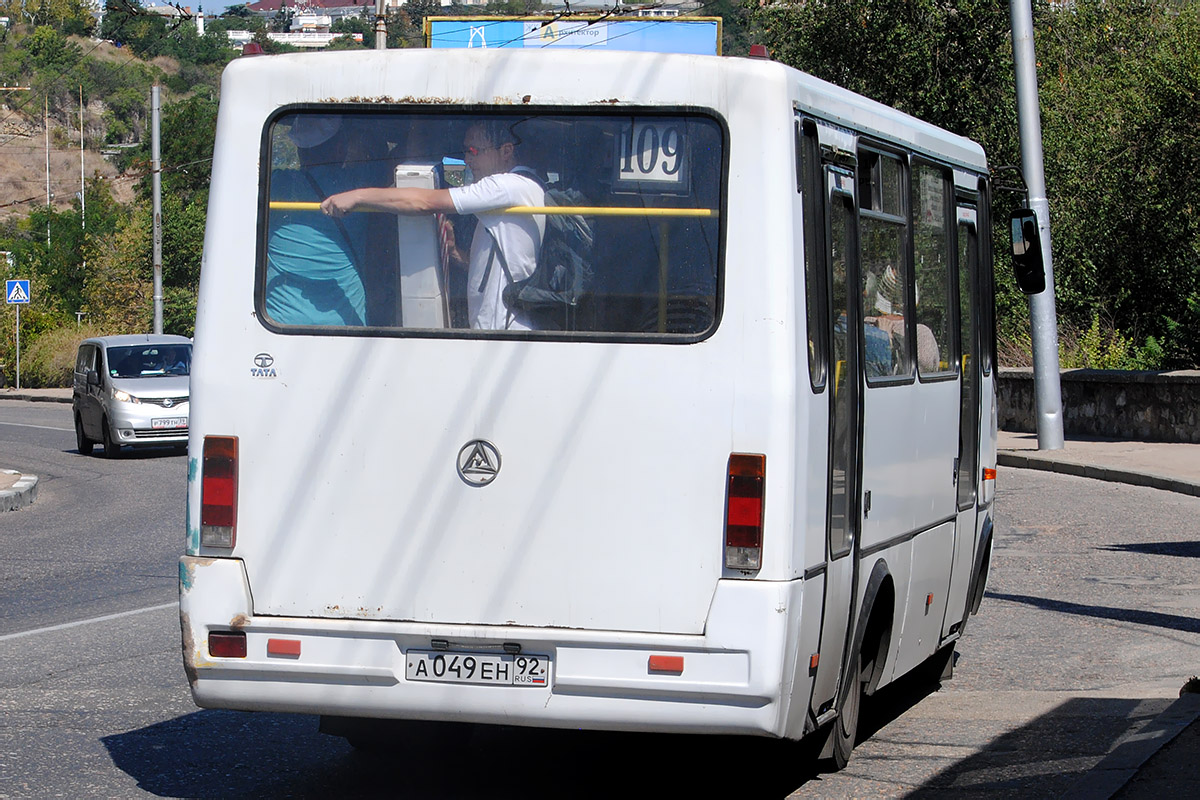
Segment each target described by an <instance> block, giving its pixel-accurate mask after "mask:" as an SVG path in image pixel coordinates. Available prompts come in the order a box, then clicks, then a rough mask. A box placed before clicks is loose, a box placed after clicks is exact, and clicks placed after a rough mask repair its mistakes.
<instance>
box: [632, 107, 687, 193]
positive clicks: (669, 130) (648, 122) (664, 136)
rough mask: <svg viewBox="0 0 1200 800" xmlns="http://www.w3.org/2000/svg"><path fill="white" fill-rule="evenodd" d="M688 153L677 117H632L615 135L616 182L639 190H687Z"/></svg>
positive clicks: (681, 191) (683, 131)
mask: <svg viewBox="0 0 1200 800" xmlns="http://www.w3.org/2000/svg"><path fill="white" fill-rule="evenodd" d="M687 156H688V148H687V142H686V141H685V129H684V126H683V125H681V124H680V123H679V121H678V120H672V119H657V120H655V119H639V120H634V121H633V122H631V123H630V124H628V125H625V126H624V127H623V128H622V129H621V135H620V137H618V139H617V153H616V162H617V184H618V185H623V186H625V187H627V188H630V189H637V190H638V191H641V192H647V191H650V192H655V191H657V192H663V193H671V194H675V193H686V192H687V191H688V181H689V175H688V157H687Z"/></svg>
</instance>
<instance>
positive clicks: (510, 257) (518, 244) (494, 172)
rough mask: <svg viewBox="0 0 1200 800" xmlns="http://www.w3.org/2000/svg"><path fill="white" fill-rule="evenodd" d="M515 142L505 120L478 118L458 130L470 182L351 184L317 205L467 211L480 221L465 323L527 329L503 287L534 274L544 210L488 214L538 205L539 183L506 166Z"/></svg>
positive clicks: (332, 211) (330, 210)
mask: <svg viewBox="0 0 1200 800" xmlns="http://www.w3.org/2000/svg"><path fill="white" fill-rule="evenodd" d="M516 145H517V142H516V138H515V137H514V136H513V134H512V131H511V127H510V123H508V122H506V121H503V120H498V121H495V122H478V123H476V124H474V125H472V126H471V127H470V128H468V129H467V133H466V135H465V136H464V137H463V151H464V153H463V159H464V160H465V161H466V162H467V166H468V167H470V168H471V173H472V175H474V177H475V182H474V183H472V184H470V185H468V186H462V187H455V188H451V189H416V188H394V187H385V188H373V187H368V188H363V189H352V190H351V191H348V192H342V193H341V194H335V195H331V196H330V197H328V198H326V199H325V201H324V202H323V203H321V210H322V211H323V212H324V213H326V214H329V215H330V216H334V217H340V216H342V215H343V214H346V213H348V212H350V211H361V210H374V211H390V212H392V213H395V214H437V213H443V214H451V213H453V214H474V215H475V216H476V218H477V219H478V220H479V224H478V225H476V226H475V235H474V237H473V238H472V240H471V253H470V256H469V258H468V266H467V314H468V318H469V320H470V325H471V327H472V328H477V329H480V330H530V328H531V326H530V325H529V322H528V321H527V320H523V319H521V318H520V317H517V316H514V315H513V313H512V312H511V311H510V310H509V309H508V308H507V307H506V306H505V305H504V300H503V298H502V293H503V291H504V287H505V286H507V285H508V281H509V279H510V276H511V280H513V281H520V280H523V279H525V278H528V277H529V276H530V275H532V274H533V271H534V268H535V267H536V266H537V256H538V250H539V249H540V247H541V242H542V236H543V234H544V233H545V230H546V217H545V216H544V215H540V214H538V215H533V214H495V213H488V212H489V211H495V210H498V209H502V208H508V207H509V206H542V205H545V192H544V191H543V189H542V187H541V186H540V185H539V184H538V182H537V181H535V180H533V179H532V178H529V177H527V176H525V175H522V174H521V173H520V172H514V171H513V170H514V168H516V166H517V162H516ZM501 256H502V257H503V258H501ZM505 265H507V270H506V269H505ZM506 272H507V273H508V274H507V275H506V274H505V273H506Z"/></svg>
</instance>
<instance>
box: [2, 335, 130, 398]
mask: <svg viewBox="0 0 1200 800" xmlns="http://www.w3.org/2000/svg"><path fill="white" fill-rule="evenodd" d="M105 333H107V331H104V330H101V329H100V328H96V327H92V326H80V327H76V326H74V325H71V326H69V327H64V328H55V329H54V330H51V331H46V332H45V333H43V334H42V335H41V336H39V337H38V338H37V340H36V341H34V343H33V344H32V345H30V346H29V350H28V351H26V352H22V353H21V386H23V387H26V388H29V389H49V388H56V387H68V386H70V385H71V381H72V376H73V373H74V371H75V353H76V351H77V350H78V349H79V343H80V342H82V341H83V340H84V339H87V338H89V337H91V336H103V335H105ZM6 371H7V372H11V373H13V374H14V377H15V373H16V365H15V364H11V365H9V366H8V368H7V369H6Z"/></svg>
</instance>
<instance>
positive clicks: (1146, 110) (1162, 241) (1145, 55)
mask: <svg viewBox="0 0 1200 800" xmlns="http://www.w3.org/2000/svg"><path fill="white" fill-rule="evenodd" d="M1037 32H1038V39H1037V46H1038V54H1039V58H1040V60H1041V72H1040V80H1039V93H1040V96H1041V105H1042V121H1043V137H1044V142H1045V151H1046V158H1045V161H1046V185H1047V191H1048V194H1049V196H1050V206H1051V222H1052V225H1053V233H1052V236H1053V244H1054V271H1055V283H1056V295H1057V300H1058V306H1059V315H1060V318H1062V319H1065V320H1066V321H1067V322H1068V323H1071V324H1074V325H1075V326H1076V327H1078V328H1080V329H1086V328H1087V326H1088V324H1089V321H1090V320H1092V319H1093V318H1094V317H1095V315H1096V313H1097V311H1099V312H1100V313H1101V315H1102V316H1104V317H1105V318H1107V319H1110V320H1111V323H1112V325H1113V326H1114V327H1115V328H1117V329H1119V330H1121V331H1128V332H1130V333H1131V334H1132V335H1133V336H1134V338H1135V340H1137V341H1142V340H1145V339H1147V337H1152V338H1153V339H1154V340H1155V341H1156V342H1161V343H1162V346H1163V349H1164V350H1165V356H1166V364H1165V365H1167V366H1188V365H1194V364H1196V363H1198V360H1200V327H1198V326H1197V323H1200V314H1198V313H1197V312H1198V311H1200V210H1198V209H1197V208H1196V198H1197V197H1200V134H1198V133H1197V131H1196V125H1195V120H1196V119H1197V117H1198V115H1200V9H1198V8H1197V7H1196V6H1195V5H1194V4H1186V5H1183V6H1179V5H1176V4H1174V3H1171V2H1169V0H1103V2H1101V0H1079V1H1078V2H1076V3H1075V4H1073V5H1072V6H1071V8H1070V9H1062V10H1055V9H1050V8H1043V9H1041V13H1040V14H1039V18H1038V25H1037Z"/></svg>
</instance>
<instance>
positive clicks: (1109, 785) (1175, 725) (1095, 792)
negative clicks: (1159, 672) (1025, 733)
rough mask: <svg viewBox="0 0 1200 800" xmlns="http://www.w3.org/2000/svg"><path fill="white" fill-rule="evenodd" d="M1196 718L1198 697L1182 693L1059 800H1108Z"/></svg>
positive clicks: (1199, 714) (1198, 710)
mask: <svg viewBox="0 0 1200 800" xmlns="http://www.w3.org/2000/svg"><path fill="white" fill-rule="evenodd" d="M1197 718H1200V694H1185V695H1183V696H1182V697H1180V698H1179V699H1178V700H1176V701H1174V702H1173V703H1171V705H1169V706H1167V707H1166V709H1164V710H1163V712H1162V713H1161V714H1159V715H1158V716H1157V717H1155V718H1154V719H1152V720H1151V721H1150V722H1149V723H1148V724H1147V725H1146V727H1144V728H1142V729H1141V730H1140V731H1138V732H1137V733H1135V734H1133V735H1132V736H1130V737H1129V738H1127V739H1125V740H1123V741H1122V742H1121V743H1120V744H1118V745H1117V746H1116V748H1115V749H1113V751H1112V752H1110V753H1109V754H1108V755H1106V756H1105V757H1104V758H1103V759H1101V761H1100V763H1099V764H1097V765H1096V766H1094V767H1092V768H1091V770H1090V771H1089V772H1088V773H1087V774H1086V775H1084V776H1083V777H1082V778H1080V779H1079V780H1078V781H1076V782H1075V784H1074V785H1073V786H1072V787H1071V788H1070V789H1068V790H1067V791H1066V792H1065V793H1063V795H1062V797H1061V800H1108V798H1110V797H1112V796H1113V795H1115V794H1116V793H1117V792H1119V791H1120V790H1121V789H1122V788H1124V786H1125V784H1127V783H1129V781H1130V779H1131V778H1133V777H1134V776H1135V775H1137V773H1138V770H1140V769H1141V768H1142V767H1143V766H1145V764H1146V762H1147V761H1149V760H1150V757H1151V756H1153V755H1154V754H1155V753H1157V752H1158V751H1159V750H1161V749H1162V748H1163V747H1165V746H1166V745H1167V744H1168V743H1169V742H1170V741H1171V740H1172V739H1174V738H1175V737H1176V736H1178V735H1179V734H1180V733H1181V732H1182V731H1183V730H1184V729H1185V728H1187V727H1188V726H1189V725H1191V724H1192V723H1193V722H1195V721H1196V719H1197Z"/></svg>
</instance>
